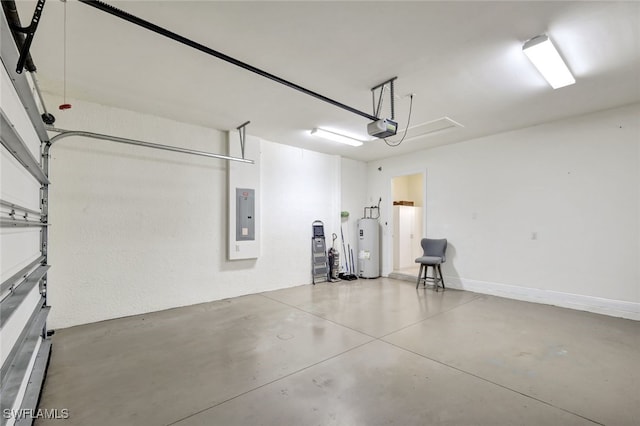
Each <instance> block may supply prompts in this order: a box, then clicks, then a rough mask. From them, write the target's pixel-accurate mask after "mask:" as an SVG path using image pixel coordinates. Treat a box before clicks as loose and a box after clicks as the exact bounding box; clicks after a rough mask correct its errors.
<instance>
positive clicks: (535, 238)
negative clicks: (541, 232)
mask: <svg viewBox="0 0 640 426" xmlns="http://www.w3.org/2000/svg"><path fill="white" fill-rule="evenodd" d="M531 239H532V240H537V239H538V233H537V232H535V231H534V232H532V233H531Z"/></svg>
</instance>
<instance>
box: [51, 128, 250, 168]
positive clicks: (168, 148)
mask: <svg viewBox="0 0 640 426" xmlns="http://www.w3.org/2000/svg"><path fill="white" fill-rule="evenodd" d="M47 130H48V131H50V132H57V133H59V134H58V135H56V136H54V137H52V138H51V139H50V140H49V143H48V144H47V145H46V146H45V148H44V155H45V156H48V155H49V150H50V149H51V146H52V145H53V144H54V143H55V142H57V141H59V140H60V139H62V138H66V137H69V136H84V137H87V138H93V139H102V140H106V141H111V142H118V143H124V144H128V145H137V146H144V147H147V148H153V149H161V150H164V151H173V152H181V153H183V154H191V155H199V156H202V157H210V158H218V159H221V160H228V161H237V162H239V163H248V164H254V162H253V160H247V159H245V158H238V157H230V156H228V155H221V154H214V153H211V152H205V151H196V150H193V149H187V148H178V147H176V146H169V145H160V144H157V143H151V142H144V141H139V140H135V139H127V138H120V137H117V136H110V135H103V134H100V133H92V132H85V131H80V130H64V129H58V128H55V127H47Z"/></svg>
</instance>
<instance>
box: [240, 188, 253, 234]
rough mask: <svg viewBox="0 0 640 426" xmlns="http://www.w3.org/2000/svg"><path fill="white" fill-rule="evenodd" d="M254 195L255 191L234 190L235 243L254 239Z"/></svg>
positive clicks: (245, 189) (246, 189)
mask: <svg viewBox="0 0 640 426" xmlns="http://www.w3.org/2000/svg"><path fill="white" fill-rule="evenodd" d="M255 195H256V194H255V189H248V188H236V241H253V240H255V238H256V231H255V229H256V227H255V222H256V216H255V214H256V211H255V207H256V196H255Z"/></svg>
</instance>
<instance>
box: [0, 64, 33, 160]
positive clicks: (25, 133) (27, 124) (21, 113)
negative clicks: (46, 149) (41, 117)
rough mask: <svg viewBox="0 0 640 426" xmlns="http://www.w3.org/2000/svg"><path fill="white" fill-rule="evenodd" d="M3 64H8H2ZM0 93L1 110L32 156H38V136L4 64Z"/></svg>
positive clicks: (0, 79) (0, 80)
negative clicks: (0, 94)
mask: <svg viewBox="0 0 640 426" xmlns="http://www.w3.org/2000/svg"><path fill="white" fill-rule="evenodd" d="M3 65H8V64H4V63H3ZM0 93H2V112H3V113H4V114H5V116H6V117H7V119H8V121H9V122H10V123H11V124H12V125H13V126H14V127H15V129H16V133H18V134H19V135H21V136H22V139H23V140H24V142H25V144H26V145H27V148H29V151H30V152H31V155H33V157H34V158H40V138H39V137H38V134H37V133H36V129H35V128H34V127H33V124H32V123H31V119H30V118H29V115H28V114H27V111H26V110H25V109H24V106H23V105H22V102H21V101H20V97H19V96H18V93H17V92H16V90H15V88H14V86H13V83H12V81H11V79H10V78H9V75H8V73H7V70H6V68H5V66H3V67H2V76H1V78H0Z"/></svg>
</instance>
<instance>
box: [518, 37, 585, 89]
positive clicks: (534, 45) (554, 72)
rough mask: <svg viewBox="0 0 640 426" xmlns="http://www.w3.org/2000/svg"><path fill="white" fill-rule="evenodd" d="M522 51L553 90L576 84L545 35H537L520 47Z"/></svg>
mask: <svg viewBox="0 0 640 426" xmlns="http://www.w3.org/2000/svg"><path fill="white" fill-rule="evenodd" d="M522 51H523V52H524V54H525V55H527V57H528V58H529V60H530V61H531V62H533V65H535V67H536V68H537V69H538V71H540V74H542V76H543V77H544V78H545V79H546V80H547V82H548V83H549V84H550V85H551V87H553V88H554V89H559V88H560V87H564V86H569V85H570V84H573V83H575V82H576V79H575V78H573V75H572V74H571V71H569V68H568V67H567V65H566V64H565V63H564V61H563V60H562V58H561V57H560V54H559V53H558V51H557V50H556V48H555V46H554V45H553V43H552V42H551V40H549V37H548V36H547V35H539V36H536V37H534V38H532V39H531V40H529V41H527V42H526V43H525V44H524V45H523V46H522Z"/></svg>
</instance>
